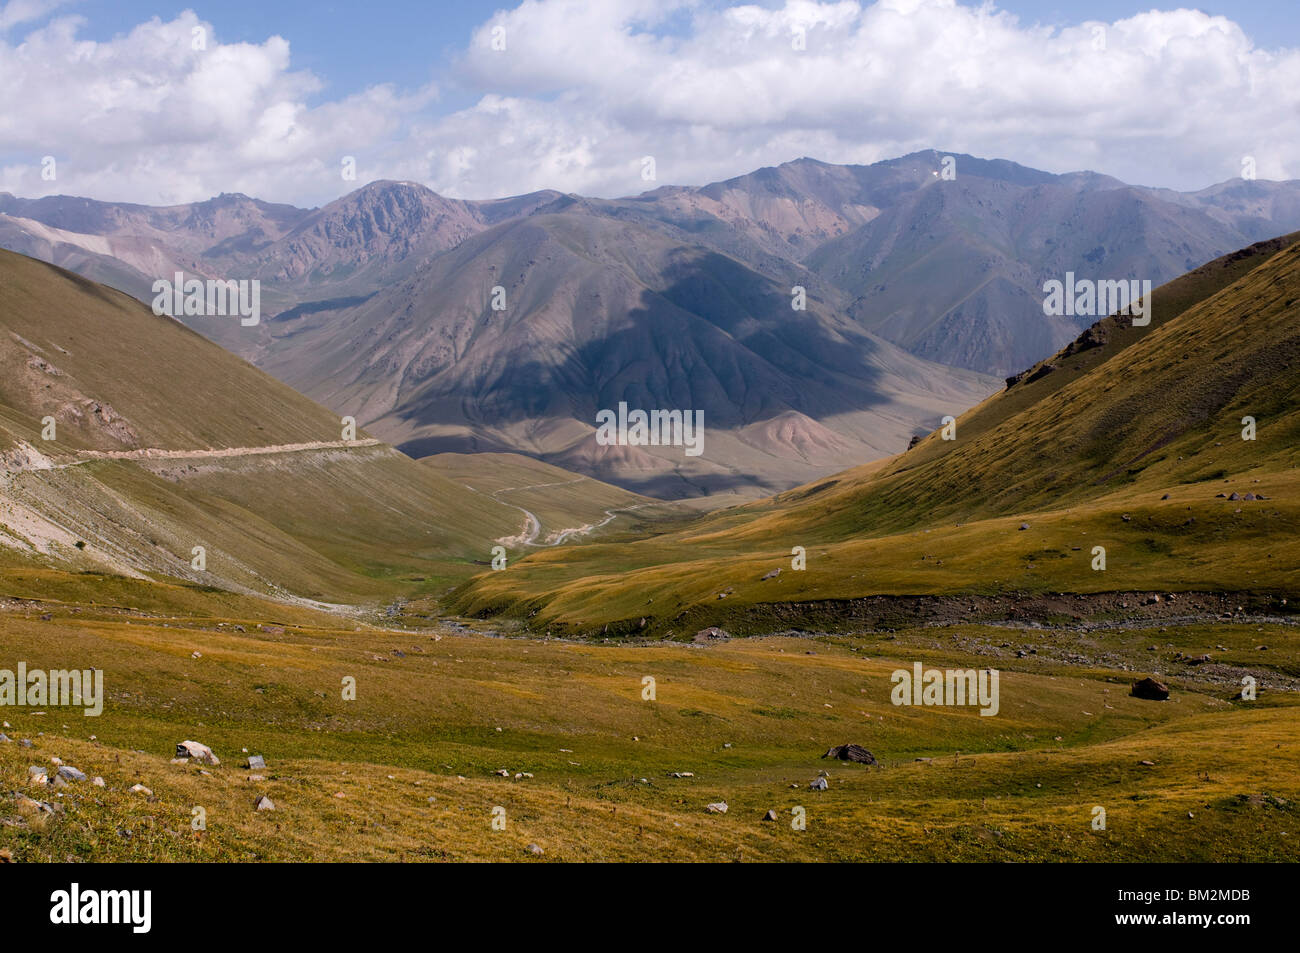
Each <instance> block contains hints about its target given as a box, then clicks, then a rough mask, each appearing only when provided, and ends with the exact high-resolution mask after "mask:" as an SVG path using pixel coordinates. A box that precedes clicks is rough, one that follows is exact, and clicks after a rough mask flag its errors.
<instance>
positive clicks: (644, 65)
mask: <svg viewBox="0 0 1300 953" xmlns="http://www.w3.org/2000/svg"><path fill="white" fill-rule="evenodd" d="M40 2H41V0H14V2H12V3H10V4H9V5H8V6H7V7H5V8H4V9H5V13H4V14H0V23H2V22H4V20H3V18H4V16H5V15H6V14H7V13H8V10H9V8H10V7H17V6H18V5H19V3H22V4H25V5H29V6H30V5H38V4H39V3H40ZM722 4H723V5H717V4H713V5H711V4H707V3H702V2H689V0H688V2H681V0H669V2H665V0H602V2H601V3H598V4H592V3H588V2H578V0H524V2H523V3H521V4H519V5H518V6H517V7H515V8H514V9H511V10H506V11H502V12H499V13H497V14H496V15H494V16H493V17H492V18H491V19H489V20H488V21H486V22H484V23H483V24H482V25H481V26H480V27H479V28H478V29H477V30H476V31H475V32H474V34H473V35H472V36H471V38H470V40H469V42H468V44H467V45H466V47H465V48H464V49H463V50H462V51H461V52H460V53H459V55H458V56H457V57H456V58H455V60H454V62H452V63H451V64H449V65H448V66H447V68H446V76H447V78H448V79H449V80H450V81H454V82H456V83H457V84H459V85H461V86H465V87H468V88H470V89H473V90H478V93H479V97H478V98H477V100H476V101H475V102H474V103H473V104H472V105H471V106H468V107H466V108H463V109H459V110H456V111H452V112H446V111H440V110H441V107H440V105H439V101H438V93H437V90H436V89H435V88H434V87H432V86H430V87H428V88H425V89H419V90H414V91H403V90H398V89H395V88H393V87H388V86H380V87H375V88H372V89H369V90H366V91H365V92H363V93H360V94H358V95H355V96H351V97H348V98H346V99H340V100H337V101H327V102H317V101H316V99H317V97H318V96H319V93H320V90H321V83H320V80H319V79H318V78H317V77H315V76H313V75H311V74H310V73H307V72H304V71H297V70H294V69H293V67H292V64H291V56H290V45H289V41H288V40H286V39H283V38H280V37H270V38H267V39H266V40H265V41H264V42H262V43H260V44H223V43H221V42H219V39H218V32H217V29H215V28H214V27H213V25H212V24H209V23H206V22H204V21H201V20H199V18H198V17H197V16H195V15H194V14H193V13H186V14H183V15H182V16H180V17H178V18H176V19H175V20H173V21H171V22H170V23H164V22H161V21H159V20H152V21H150V22H148V23H145V24H141V25H140V26H138V27H137V28H135V29H134V30H133V31H131V32H130V33H129V34H126V35H123V36H121V37H117V38H115V39H113V40H111V41H107V42H103V43H93V42H89V41H85V40H82V39H79V37H78V30H79V29H80V28H81V25H82V22H81V21H80V20H78V19H76V18H61V19H57V20H55V21H53V22H52V23H50V24H48V25H47V26H44V27H42V28H40V29H38V30H35V31H33V32H32V33H30V34H28V35H27V36H26V37H24V38H23V40H22V42H21V43H16V44H10V43H7V42H6V41H5V39H4V37H3V35H0V87H3V88H6V90H8V91H10V98H11V101H12V102H13V103H14V104H15V108H14V109H12V110H10V109H6V110H5V112H4V113H3V114H0V157H3V159H4V162H5V164H6V168H5V169H4V170H3V178H0V188H6V187H7V188H8V189H9V190H10V191H15V192H19V193H20V194H29V195H30V194H42V193H48V192H54V191H63V192H71V193H74V194H81V195H93V196H96V197H102V198H113V199H127V198H129V199H133V200H136V201H147V202H166V201H189V200H193V199H196V198H202V197H206V196H208V195H211V194H214V193H216V192H220V191H245V192H249V193H250V194H255V195H258V196H260V197H264V198H268V199H273V200H277V201H294V202H299V203H316V202H319V201H324V200H328V199H330V198H333V197H335V196H336V195H338V194H340V193H341V192H343V191H346V190H347V189H348V188H350V187H351V185H349V183H346V182H343V181H341V180H340V175H339V163H340V159H341V157H343V156H345V155H351V156H355V157H356V159H357V168H358V179H359V180H360V181H366V180H370V179H374V178H384V177H387V178H400V179H410V180H415V181H420V182H424V183H425V184H427V185H429V186H430V187H431V188H434V189H436V190H437V191H439V192H442V193H444V194H448V195H453V196H465V197H491V196H499V195H507V194H517V193H521V192H526V191H531V190H534V189H541V188H557V189H561V190H564V191H574V192H582V193H585V194H591V195H626V194H630V193H635V192H639V191H642V190H644V189H646V188H649V187H653V186H654V185H657V184H667V183H681V184H698V183H703V182H707V181H711V180H716V179H719V178H726V177H728V176H732V175H736V174H739V173H742V172H746V171H749V170H751V169H754V168H757V167H759V166H762V165H770V164H775V163H779V162H782V161H786V160H789V159H792V158H797V157H799V156H804V155H808V156H814V157H817V158H821V159H825V160H827V161H832V162H871V161H875V160H877V159H881V158H886V157H890V156H894V155H899V154H902V153H905V152H909V151H913V150H917V149H923V148H930V147H935V148H940V149H944V150H949V151H960V152H969V153H972V154H976V155H982V156H987V157H1000V158H1010V159H1014V160H1016V161H1018V162H1021V163H1024V164H1027V165H1032V166H1036V167H1039V168H1044V169H1048V170H1051V171H1058V172H1063V171H1069V170H1073V169H1082V168H1090V169H1095V170H1097V171H1102V172H1107V173H1110V174H1112V175H1115V176H1118V177H1119V178H1122V179H1125V180H1127V181H1132V182H1137V183H1142V184H1150V185H1167V186H1172V187H1177V188H1197V187H1202V186H1205V185H1209V184H1211V183H1212V182H1217V181H1221V180H1223V179H1227V178H1230V177H1231V176H1233V175H1234V174H1236V173H1237V172H1238V171H1239V170H1240V168H1241V162H1242V159H1243V157H1245V156H1251V157H1253V158H1254V160H1255V164H1256V170H1257V174H1258V175H1259V177H1261V178H1289V177H1291V176H1295V175H1300V168H1297V166H1298V165H1300V160H1298V159H1297V158H1296V157H1297V146H1300V141H1298V140H1300V122H1298V121H1297V120H1298V119H1300V51H1297V50H1281V51H1278V50H1271V51H1270V50H1264V49H1261V48H1258V47H1257V46H1256V45H1255V44H1254V43H1253V42H1252V40H1251V38H1250V37H1248V36H1247V35H1246V34H1245V33H1244V32H1243V31H1242V30H1241V28H1240V27H1238V26H1237V25H1236V24H1235V23H1233V22H1232V21H1231V20H1229V19H1227V18H1224V17H1213V16H1209V15H1207V14H1204V13H1201V12H1198V11H1193V10H1183V9H1179V10H1171V11H1163V12H1161V11H1151V12H1148V13H1143V14H1139V15H1137V16H1134V17H1131V18H1128V19H1125V20H1120V21H1117V22H1112V23H1103V22H1090V23H1083V24H1079V25H1075V26H1070V27H1066V28H1056V27H1048V26H1039V25H1034V24H1026V23H1022V22H1020V21H1019V20H1017V19H1016V18H1015V17H1014V16H1013V15H1011V14H1009V13H1006V12H1004V11H1001V10H999V9H998V8H997V7H996V6H995V5H993V4H992V3H985V4H984V5H982V6H968V5H960V4H958V3H957V2H955V0H879V2H876V3H856V2H852V0H843V2H827V3H818V2H812V0H787V2H786V4H785V5H784V6H782V7H779V8H765V7H758V6H752V5H738V4H726V0H722ZM24 9H25V7H24ZM15 15H16V16H23V17H24V18H30V17H31V16H34V15H30V14H28V13H24V12H23V11H22V10H19V11H18V13H16V14H15ZM218 26H219V24H218ZM196 30H200V31H203V35H204V36H205V38H206V46H205V48H203V49H198V50H196V49H194V48H193V45H194V43H193V41H194V37H195V35H196V33H195V31H196ZM290 39H291V38H290ZM44 155H53V156H55V157H56V158H58V160H59V166H58V168H59V179H58V181H57V185H56V183H52V182H49V181H46V180H43V179H41V177H40V166H39V160H40V157H42V156H44ZM16 156H18V157H21V156H26V157H27V161H26V162H15V161H14V160H15V157H16ZM644 156H653V157H654V158H655V167H656V172H657V181H656V182H650V183H647V182H646V181H644V180H643V179H642V177H641V169H642V161H641V160H642V157H644ZM360 181H359V182H357V183H353V184H360Z"/></svg>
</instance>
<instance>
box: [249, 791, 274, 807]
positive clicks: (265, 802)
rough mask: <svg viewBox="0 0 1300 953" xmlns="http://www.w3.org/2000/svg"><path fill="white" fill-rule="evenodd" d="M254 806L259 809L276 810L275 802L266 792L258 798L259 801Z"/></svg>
mask: <svg viewBox="0 0 1300 953" xmlns="http://www.w3.org/2000/svg"><path fill="white" fill-rule="evenodd" d="M253 807H254V808H256V809H257V810H259V811H274V810H275V802H274V801H272V800H271V799H270V798H269V797H267V796H266V795H265V794H263V795H262V796H261V797H259V798H258V799H257V802H256V803H255V804H254V805H253Z"/></svg>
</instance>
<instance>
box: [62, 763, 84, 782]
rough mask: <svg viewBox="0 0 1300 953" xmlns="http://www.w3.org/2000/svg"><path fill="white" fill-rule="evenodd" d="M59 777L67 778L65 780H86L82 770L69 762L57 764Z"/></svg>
mask: <svg viewBox="0 0 1300 953" xmlns="http://www.w3.org/2000/svg"><path fill="white" fill-rule="evenodd" d="M59 777H61V778H63V779H65V780H67V781H84V780H86V775H85V774H84V773H83V772H81V771H79V770H77V769H76V768H74V767H72V765H70V764H63V765H60V766H59Z"/></svg>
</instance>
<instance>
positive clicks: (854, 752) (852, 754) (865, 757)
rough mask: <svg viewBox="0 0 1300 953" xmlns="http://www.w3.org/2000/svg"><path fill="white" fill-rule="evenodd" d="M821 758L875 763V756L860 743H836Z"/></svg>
mask: <svg viewBox="0 0 1300 953" xmlns="http://www.w3.org/2000/svg"><path fill="white" fill-rule="evenodd" d="M822 757H823V758H838V759H839V760H840V761H853V762H856V763H857V764H877V763H878V762H877V761H876V756H875V755H874V754H872V753H871V752H870V751H868V750H867V749H866V748H864V747H862V745H836V746H835V747H834V748H832V749H831V750H830V751H827V752H826V753H825V754H824V755H822Z"/></svg>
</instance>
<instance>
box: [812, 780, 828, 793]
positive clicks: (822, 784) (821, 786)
mask: <svg viewBox="0 0 1300 953" xmlns="http://www.w3.org/2000/svg"><path fill="white" fill-rule="evenodd" d="M808 787H809V789H811V790H813V791H825V790H826V789H827V788H829V787H830V782H829V781H827V780H826V779H825V778H818V779H817V780H816V781H814V782H813V783H812V784H810V785H808Z"/></svg>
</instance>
